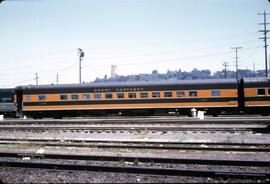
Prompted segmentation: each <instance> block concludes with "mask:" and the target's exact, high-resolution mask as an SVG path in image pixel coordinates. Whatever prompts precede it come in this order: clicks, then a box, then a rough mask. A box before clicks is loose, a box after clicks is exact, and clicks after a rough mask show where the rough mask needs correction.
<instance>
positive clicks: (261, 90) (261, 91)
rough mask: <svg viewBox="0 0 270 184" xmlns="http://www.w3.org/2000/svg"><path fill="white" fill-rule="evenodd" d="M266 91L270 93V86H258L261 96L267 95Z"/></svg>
mask: <svg viewBox="0 0 270 184" xmlns="http://www.w3.org/2000/svg"><path fill="white" fill-rule="evenodd" d="M266 91H267V92H268V95H270V88H268V89H265V88H258V89H257V95H259V96H263V95H266Z"/></svg>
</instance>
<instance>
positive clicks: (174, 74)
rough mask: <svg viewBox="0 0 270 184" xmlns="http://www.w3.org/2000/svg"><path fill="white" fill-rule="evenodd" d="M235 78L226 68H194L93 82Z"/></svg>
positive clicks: (257, 73) (242, 72)
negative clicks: (219, 69) (213, 69)
mask: <svg viewBox="0 0 270 184" xmlns="http://www.w3.org/2000/svg"><path fill="white" fill-rule="evenodd" d="M264 76H265V70H256V71H252V70H249V69H245V70H243V69H240V70H238V78H242V77H243V78H249V77H250V78H251V77H264ZM224 78H236V72H235V71H230V70H227V71H226V72H225V71H224V70H222V71H216V72H213V73H212V72H211V71H210V70H209V69H204V70H198V69H196V68H194V69H193V70H192V71H190V72H187V71H182V70H181V69H179V70H174V71H171V70H167V72H166V73H159V72H158V70H153V71H152V73H150V74H133V75H127V76H124V75H117V76H116V77H108V76H107V75H105V76H104V77H103V78H96V79H95V81H94V82H128V81H160V80H191V79H224Z"/></svg>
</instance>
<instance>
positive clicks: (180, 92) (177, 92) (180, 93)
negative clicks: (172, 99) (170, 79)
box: [176, 91, 185, 97]
mask: <svg viewBox="0 0 270 184" xmlns="http://www.w3.org/2000/svg"><path fill="white" fill-rule="evenodd" d="M176 96H177V97H183V96H185V92H184V91H176Z"/></svg>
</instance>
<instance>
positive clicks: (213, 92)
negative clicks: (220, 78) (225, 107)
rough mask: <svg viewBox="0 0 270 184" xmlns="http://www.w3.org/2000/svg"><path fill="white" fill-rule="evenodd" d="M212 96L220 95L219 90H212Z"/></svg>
mask: <svg viewBox="0 0 270 184" xmlns="http://www.w3.org/2000/svg"><path fill="white" fill-rule="evenodd" d="M212 96H220V91H219V90H212Z"/></svg>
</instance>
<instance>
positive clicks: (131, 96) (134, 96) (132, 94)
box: [128, 93, 136, 98]
mask: <svg viewBox="0 0 270 184" xmlns="http://www.w3.org/2000/svg"><path fill="white" fill-rule="evenodd" d="M128 98H136V93H128Z"/></svg>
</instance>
